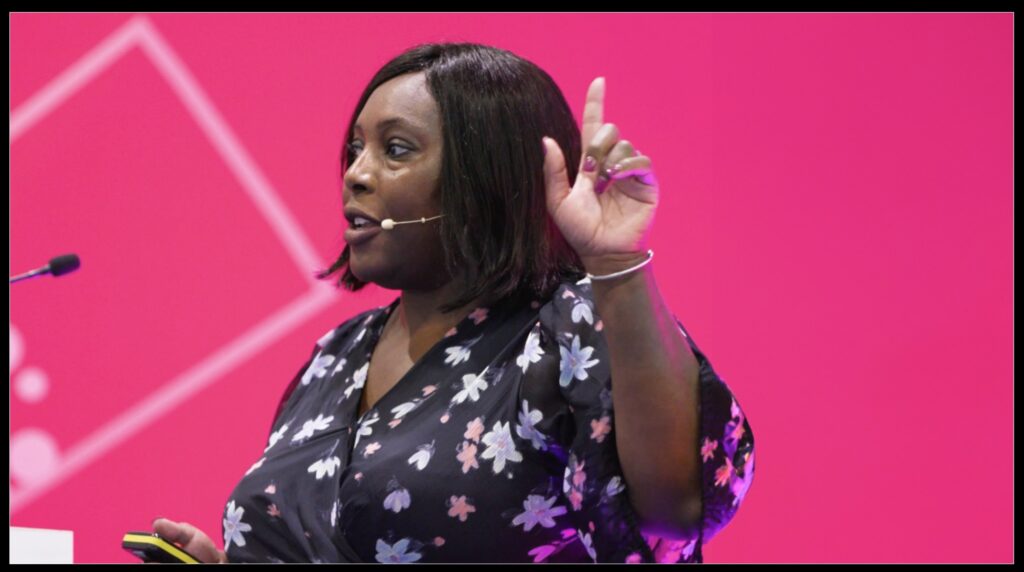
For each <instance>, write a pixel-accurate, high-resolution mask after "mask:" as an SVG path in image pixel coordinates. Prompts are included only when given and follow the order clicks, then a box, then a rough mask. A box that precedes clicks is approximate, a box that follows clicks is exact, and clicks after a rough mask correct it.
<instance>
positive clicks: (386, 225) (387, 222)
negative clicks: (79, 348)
mask: <svg viewBox="0 0 1024 572" xmlns="http://www.w3.org/2000/svg"><path fill="white" fill-rule="evenodd" d="M443 216H444V215H437V216H432V217H430V218H427V217H423V218H421V219H419V220H404V221H401V222H395V221H394V219H390V218H386V219H384V220H382V221H380V227H381V228H383V229H384V230H391V229H393V228H395V225H396V224H412V223H414V222H427V221H431V220H434V219H435V218H441V217H443Z"/></svg>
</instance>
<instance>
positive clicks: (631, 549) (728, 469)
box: [223, 279, 754, 562]
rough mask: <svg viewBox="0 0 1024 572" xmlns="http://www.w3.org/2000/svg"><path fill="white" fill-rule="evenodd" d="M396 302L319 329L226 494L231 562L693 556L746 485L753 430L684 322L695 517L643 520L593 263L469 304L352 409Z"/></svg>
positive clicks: (730, 511)
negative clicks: (692, 368)
mask: <svg viewBox="0 0 1024 572" xmlns="http://www.w3.org/2000/svg"><path fill="white" fill-rule="evenodd" d="M398 302H399V299H397V298H396V299H395V301H394V302H392V303H391V304H390V305H389V306H387V307H381V308H375V309H372V310H369V311H366V312H363V313H361V314H359V315H357V316H355V317H353V318H352V319H350V320H348V321H346V322H345V323H343V324H341V325H340V326H338V327H337V328H335V329H334V330H332V331H330V332H328V333H327V334H326V335H324V336H323V338H321V339H320V340H319V341H318V342H317V346H316V348H315V349H314V351H313V354H312V356H311V358H310V360H309V361H308V362H307V363H306V365H305V366H303V368H302V369H301V370H300V371H299V373H298V374H297V375H296V377H295V379H294V380H293V381H292V383H291V385H290V386H289V388H288V390H287V391H286V392H285V396H284V398H283V399H282V401H281V405H280V407H279V409H278V414H277V416H276V418H275V421H274V424H273V427H272V434H271V436H270V440H269V443H268V445H267V448H266V450H265V451H264V455H263V456H262V457H261V458H260V459H259V460H258V461H257V462H256V463H255V464H254V465H253V466H252V468H250V469H249V470H248V471H247V472H246V473H245V476H244V477H243V478H242V479H241V482H239V484H238V486H237V487H236V488H235V490H234V491H233V492H232V494H231V496H230V498H229V501H228V503H227V507H226V510H225V515H224V528H223V532H224V547H225V550H226V552H227V555H228V559H229V560H230V561H231V562H281V561H285V562H360V561H363V562H541V561H543V562H624V561H628V562H701V561H702V556H701V544H702V543H703V542H707V541H708V540H709V539H710V538H711V537H712V536H713V535H715V534H716V533H718V531H720V530H721V529H722V528H723V527H724V526H725V525H726V524H727V523H728V522H729V521H730V520H731V519H732V517H733V515H734V514H735V513H736V511H737V510H738V508H739V504H740V502H741V501H742V499H743V497H744V495H745V494H746V492H747V489H748V488H749V486H750V483H751V481H752V479H753V474H754V450H753V447H754V440H753V434H752V433H751V431H750V426H749V424H748V422H747V420H746V417H745V415H744V414H743V411H742V410H741V409H740V407H739V405H738V404H737V402H736V400H735V399H734V397H733V395H732V393H731V392H730V390H729V388H728V387H727V386H726V384H725V383H724V382H723V381H722V380H721V379H720V378H719V377H718V375H717V374H715V372H714V370H713V369H712V368H711V364H710V363H709V362H708V360H707V359H706V358H705V357H704V355H703V354H702V353H701V352H700V351H699V350H698V349H697V346H696V345H695V344H694V342H693V341H692V339H691V338H690V337H689V335H687V336H686V339H687V340H688V341H689V343H690V347H691V348H692V349H693V351H694V353H695V355H696V356H697V359H698V360H699V362H700V398H701V404H700V411H701V420H700V427H701V437H700V447H701V454H702V460H703V467H702V468H703V470H702V479H703V496H702V498H703V527H702V531H701V534H700V535H698V536H697V537H696V538H693V539H688V540H675V541H672V540H668V539H660V538H657V537H653V536H648V535H644V534H643V533H642V532H641V530H640V526H639V524H638V522H637V518H638V517H637V514H636V512H635V511H634V510H633V507H632V506H631V505H630V504H629V501H628V491H627V489H626V483H625V481H624V479H623V476H622V469H621V467H620V465H619V459H618V455H617V452H616V448H615V433H614V427H615V423H614V419H615V416H614V413H613V410H612V398H611V390H612V386H613V383H612V380H611V379H610V371H611V370H610V367H609V363H608V347H607V344H606V341H605V338H604V335H603V334H602V333H601V330H602V329H603V325H602V323H601V321H600V318H599V316H598V315H597V314H596V313H595V310H594V302H593V292H592V289H591V286H590V281H589V280H588V279H584V280H581V281H579V282H565V283H563V284H561V285H560V287H559V288H558V289H557V290H556V292H555V293H554V294H553V296H552V298H551V299H550V300H547V301H531V300H525V301H522V302H516V301H513V300H512V299H508V300H505V301H502V302H499V303H496V304H494V305H493V306H491V307H489V308H477V309H476V310H475V311H474V312H473V313H471V314H470V315H469V316H467V317H466V318H465V319H463V320H462V322H460V323H459V324H458V325H457V326H456V327H454V328H452V330H450V331H449V332H448V334H447V335H446V337H445V338H443V339H442V340H441V341H439V342H438V343H437V344H436V345H435V346H434V347H432V348H431V349H430V350H429V351H428V352H427V353H426V354H425V355H424V356H423V357H422V358H421V359H420V360H419V361H417V362H416V363H415V364H414V365H413V367H412V369H410V370H409V371H408V373H407V374H406V375H405V376H404V377H403V378H402V379H401V380H399V381H398V383H397V384H396V385H395V386H394V387H393V388H392V389H391V390H390V391H389V392H388V393H387V394H385V395H384V396H383V397H382V398H381V399H380V400H379V401H378V402H377V403H376V404H375V405H374V407H372V408H371V409H369V410H368V411H366V413H365V414H364V415H363V416H362V418H360V419H356V415H357V408H358V405H359V402H360V399H361V396H362V393H361V392H362V388H363V385H364V383H365V381H366V374H367V370H368V368H369V358H370V356H371V355H372V354H373V349H374V347H375V346H376V344H377V340H378V338H379V336H380V333H381V331H382V329H383V327H384V324H385V322H386V321H387V318H388V315H389V314H390V312H392V311H393V310H394V309H395V308H396V307H397V305H398ZM677 322H678V320H677ZM679 326H680V328H681V329H682V324H680V325H679ZM683 333H684V334H686V332H685V330H683ZM679 446H684V445H683V444H680V445H679Z"/></svg>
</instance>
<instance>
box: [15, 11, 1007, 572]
mask: <svg viewBox="0 0 1024 572" xmlns="http://www.w3.org/2000/svg"><path fill="white" fill-rule="evenodd" d="M1013 23H1014V22H1013V16H1012V14H1009V13H1003V14H739V15H736V14H723V15H719V14H653V15H626V14H594V15H587V14H584V15H577V14H551V15H540V14H531V15H509V14H499V15H480V14H477V15H455V14H413V15H374V14H331V15H323V14H312V15H307V14H300V15H274V14H258V15H234V14H230V15H229V14H218V15H194V14H150V15H146V16H141V17H140V16H137V15H132V14H73V15H62V14H12V15H10V32H11V44H10V47H11V55H10V67H11V72H10V78H11V84H10V99H11V103H10V105H11V109H10V113H11V125H12V127H11V143H10V163H11V175H10V188H11V190H10V208H11V215H10V222H11V230H10V240H11V246H10V254H11V265H10V273H11V274H16V273H20V272H24V271H27V270H29V269H31V268H35V267H38V266H40V265H42V264H44V263H45V262H46V261H47V260H48V259H49V258H50V257H52V256H55V255H57V254H61V253H64V252H77V253H78V254H79V255H80V256H81V257H82V261H83V265H82V269H81V270H79V271H78V272H77V273H75V274H72V275H69V276H66V277H63V278H60V279H56V280H55V279H53V278H50V277H44V278H40V279H36V280H35V281H34V283H24V284H17V285H15V286H12V289H11V292H10V309H11V334H12V339H13V340H14V341H12V346H11V350H12V354H11V380H10V381H11V387H12V391H11V404H10V407H11V409H10V411H11V445H12V450H13V452H12V457H11V503H12V504H11V513H10V517H11V524H12V525H15V526H27V527H41V528H56V529H65V530H72V531H74V535H75V559H76V561H79V562H103V561H110V562H132V561H135V559H134V558H133V557H131V556H129V555H128V554H127V553H124V552H123V551H122V550H121V549H120V538H121V535H122V534H123V533H124V532H125V531H128V530H145V529H147V528H148V527H149V524H150V521H151V519H153V518H154V517H156V516H164V517H168V518H172V519H175V520H185V521H189V522H192V523H193V524H195V525H197V526H199V527H200V528H202V529H204V530H206V531H207V533H209V534H210V536H211V537H213V538H214V539H215V541H216V542H217V544H218V545H221V546H222V542H223V539H222V538H221V534H220V530H221V523H220V521H221V515H222V511H223V505H224V502H225V501H226V500H227V496H228V494H229V493H230V491H231V490H232V488H233V487H234V485H235V483H236V482H237V480H238V479H239V478H240V477H241V476H242V474H243V473H244V472H245V471H246V470H247V469H248V468H249V467H250V465H251V464H252V463H253V462H254V461H256V460H257V459H258V458H259V456H260V454H261V452H262V450H263V447H264V446H265V443H266V438H267V434H268V429H269V424H270V422H271V416H272V414H273V412H274V407H275V405H276V403H277V400H278V398H279V397H280V394H281V392H282V391H283V389H284V388H285V386H286V384H287V383H288V381H289V380H290V379H291V377H292V376H293V375H294V374H295V373H296V371H297V369H298V368H299V367H300V366H301V365H302V363H303V362H304V361H305V360H306V359H307V358H308V357H309V353H310V351H311V349H312V347H313V344H314V342H315V341H316V340H317V339H318V338H319V337H320V336H321V335H323V334H324V333H325V332H327V331H328V330H329V329H331V328H333V327H334V326H336V325H337V324H339V323H340V322H342V321H344V320H345V319H347V318H348V317H350V316H351V315H353V314H354V313H356V312H358V311H360V310H362V309H366V308H368V307H370V306H372V305H380V304H384V303H386V302H389V301H390V300H391V299H393V297H394V296H395V295H396V294H397V293H396V292H393V291H385V290H379V289H378V290H373V291H369V292H365V293H360V294H358V295H353V294H348V293H341V292H334V291H333V290H332V289H330V288H325V287H324V285H323V284H321V285H319V287H318V286H317V285H315V284H313V283H312V281H310V280H309V276H310V274H311V273H312V271H313V270H315V269H316V268H317V265H325V264H326V263H327V262H328V261H329V260H331V259H332V258H333V257H334V256H335V255H336V254H337V252H338V251H339V249H340V248H341V247H342V246H343V244H344V243H343V240H342V231H343V228H344V223H343V222H342V219H341V214H340V206H341V200H340V195H339V189H340V186H339V183H340V178H339V175H338V155H339V150H340V147H341V143H342V139H341V138H342V134H343V130H344V127H345V124H346V122H347V120H348V118H349V116H350V113H351V112H352V110H353V108H354V105H355V103H356V99H357V97H358V96H359V94H360V92H361V90H362V88H363V87H364V86H365V85H366V83H367V82H368V80H369V79H370V77H371V76H372V74H373V73H374V71H376V69H378V68H379V67H380V66H381V65H382V64H383V63H384V62H385V61H387V60H388V59H390V58H391V57H392V56H394V55H397V54H398V53H400V52H401V51H402V50H404V49H405V48H407V47H410V46H412V45H413V44H415V43H419V42H428V41H473V42H480V43H486V44H492V45H495V46H498V47H502V48H506V49H509V50H512V51H513V52H515V53H517V54H519V55H521V56H523V57H525V58H527V59H530V60H531V61H534V62H535V63H537V64H538V65H539V66H541V67H542V68H544V69H545V70H547V71H548V72H549V73H550V74H551V75H552V77H554V78H555V80H556V81H557V82H558V84H559V85H560V86H561V87H562V89H563V90H564V93H565V95H566V97H567V99H568V100H569V102H570V104H571V105H572V107H573V110H574V111H575V112H576V114H577V117H579V115H580V113H581V112H582V102H583V98H584V95H585V90H586V88H587V85H588V84H589V82H590V80H591V79H593V78H594V77H597V76H601V75H603V76H605V77H606V78H607V99H606V108H605V120H606V121H609V122H613V123H616V124H617V125H618V126H619V128H620V130H621V132H622V136H623V138H626V139H629V140H630V141H632V142H634V143H635V144H636V145H637V147H638V148H639V149H641V150H642V151H643V152H644V154H646V155H649V156H650V157H652V159H653V161H654V166H655V168H656V170H657V174H658V178H659V180H660V182H661V187H662V188H661V192H662V199H661V200H662V202H661V205H660V208H659V211H658V217H657V220H656V222H655V227H654V231H653V235H652V246H653V248H654V250H655V252H656V253H657V256H656V259H655V261H654V263H653V264H654V265H655V268H656V274H657V277H658V281H659V285H660V287H661V290H662V291H663V293H664V295H665V296H666V298H667V299H668V302H669V304H670V305H671V307H672V309H673V311H674V312H675V313H676V315H678V316H679V317H680V318H681V319H682V320H683V322H684V323H685V324H686V325H687V327H688V329H689V330H690V331H691V333H692V334H693V336H694V338H695V339H696V341H697V343H698V344H699V345H700V346H701V348H702V349H703V350H704V351H705V352H706V353H707V355H708V356H709V357H710V358H711V360H712V363H713V364H714V365H715V367H716V369H717V370H718V371H719V373H720V374H721V375H722V377H723V379H725V381H726V382H727V383H728V384H729V385H730V387H731V388H732V389H733V390H734V392H735V394H736V396H737V398H738V400H739V402H740V403H741V405H742V407H743V408H744V410H745V412H746V413H747V414H748V415H749V418H750V422H751V426H752V427H753V430H754V434H755V438H756V444H757V445H756V446H757V457H758V465H757V477H756V478H755V482H754V484H753V486H752V487H751V490H750V492H749V494H748V496H747V498H746V500H745V502H744V504H743V506H742V508H741V510H740V512H739V514H738V515H737V517H736V519H735V520H734V521H733V522H732V524H731V525H730V526H729V527H728V528H727V529H726V530H725V531H723V532H722V534H721V535H719V536H718V537H716V538H715V539H714V540H713V541H712V542H710V543H709V544H708V545H707V546H706V547H705V552H704V553H705V558H706V560H707V561H708V562H818V561H826V562H949V561H955V562H969V561H976V562H1009V561H1011V560H1012V559H1013V544H1012V540H1011V536H1012V527H1013V516H1012V497H1013V485H1012V482H1013V464H1012V463H1013V437H1012V428H1013V406H1012V397H1013V354H1012V340H1013V325H1012V310H1013V295H1012V292H1013V283H1014V278H1013V246H1012V239H1013V214H1012V208H1013V183H1012V174H1013V159H1012V149H1013V59H1012V55H1011V54H1012V46H1013V39H1014V37H1013ZM118 39H120V41H121V43H119V44H118V43H117V40H118ZM108 41H109V42H114V43H113V44H104V42H108ZM104 45H106V46H108V47H110V49H109V50H107V51H105V52H104V51H102V50H103V49H104V48H103V46H104ZM98 47H99V48H98ZM97 49H99V50H100V51H96V50H97ZM83 58H85V59H83ZM76 82H77V83H76ZM538 144H539V142H538ZM161 392H162V393H161Z"/></svg>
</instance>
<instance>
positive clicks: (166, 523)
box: [153, 518, 196, 546]
mask: <svg viewBox="0 0 1024 572" xmlns="http://www.w3.org/2000/svg"><path fill="white" fill-rule="evenodd" d="M153 532H155V533H157V534H159V535H160V536H162V537H164V538H166V539H167V540H169V541H171V542H173V543H175V544H180V545H181V546H184V545H186V544H188V543H189V542H191V541H192V537H193V536H195V532H196V529H195V527H193V526H191V525H190V524H188V523H186V522H181V523H178V522H174V521H173V520H168V519H166V518H158V519H156V520H154V521H153Z"/></svg>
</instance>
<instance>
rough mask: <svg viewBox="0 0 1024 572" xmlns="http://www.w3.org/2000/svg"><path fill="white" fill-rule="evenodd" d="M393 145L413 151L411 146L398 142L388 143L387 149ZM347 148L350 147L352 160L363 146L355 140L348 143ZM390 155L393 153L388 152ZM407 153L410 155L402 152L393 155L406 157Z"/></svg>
mask: <svg viewBox="0 0 1024 572" xmlns="http://www.w3.org/2000/svg"><path fill="white" fill-rule="evenodd" d="M392 147H398V148H399V149H405V150H406V151H411V149H409V147H406V146H405V145H399V144H398V143H388V145H387V150H388V151H391V148H392ZM345 148H346V149H348V155H349V160H350V161H351V160H352V159H353V158H354V157H355V156H356V155H358V154H359V151H361V150H362V147H361V146H360V145H359V144H357V143H355V142H352V143H348V144H346V145H345ZM388 155H389V156H391V153H388ZM405 155H408V153H400V154H396V155H393V156H394V157H395V158H398V157H404V156H405Z"/></svg>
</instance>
